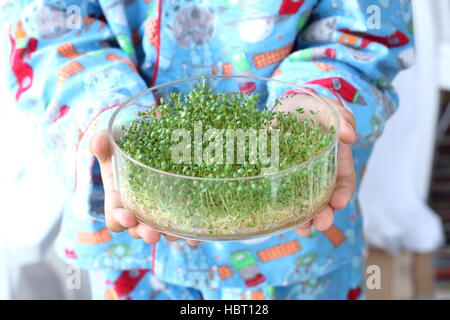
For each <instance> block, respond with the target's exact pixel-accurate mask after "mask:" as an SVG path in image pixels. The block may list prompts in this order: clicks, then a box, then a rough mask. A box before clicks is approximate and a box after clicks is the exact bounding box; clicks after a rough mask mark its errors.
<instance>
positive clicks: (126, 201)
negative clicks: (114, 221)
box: [108, 76, 339, 241]
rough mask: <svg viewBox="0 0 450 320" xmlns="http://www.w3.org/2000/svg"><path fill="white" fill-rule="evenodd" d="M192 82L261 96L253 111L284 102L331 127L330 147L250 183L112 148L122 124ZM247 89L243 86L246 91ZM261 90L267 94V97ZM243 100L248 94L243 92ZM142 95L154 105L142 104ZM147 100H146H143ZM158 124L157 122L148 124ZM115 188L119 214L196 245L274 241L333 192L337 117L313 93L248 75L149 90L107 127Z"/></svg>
mask: <svg viewBox="0 0 450 320" xmlns="http://www.w3.org/2000/svg"><path fill="white" fill-rule="evenodd" d="M199 81H206V83H207V85H208V87H209V88H212V89H213V90H214V91H215V92H245V90H247V89H248V88H250V91H252V92H253V93H255V92H259V93H260V95H261V96H260V104H259V105H258V107H261V108H262V107H263V106H264V105H266V104H267V106H269V107H270V106H274V105H275V104H276V103H278V104H279V103H280V101H281V103H282V104H285V106H286V108H289V107H290V108H291V109H295V108H296V107H298V106H299V105H301V107H303V108H304V110H306V111H308V110H310V111H311V112H304V113H303V114H302V115H301V116H302V117H306V118H315V119H316V120H317V121H319V122H320V123H321V124H322V126H323V128H324V130H325V129H330V127H331V126H333V127H334V128H335V132H336V133H335V134H334V137H333V140H332V143H330V144H329V145H328V147H326V148H325V149H324V150H323V151H322V152H321V153H320V154H318V155H316V156H315V157H313V158H311V159H309V160H308V161H306V162H303V163H301V164H299V165H297V166H294V167H291V168H289V169H285V170H281V171H276V170H275V171H273V170H272V171H268V172H267V173H265V174H263V175H259V176H254V177H243V178H202V177H191V176H184V175H179V174H174V173H170V172H165V171H162V170H160V169H156V168H151V167H149V166H147V165H145V164H143V163H141V162H139V161H138V160H136V159H133V158H131V157H130V156H129V155H127V154H126V153H125V152H124V151H123V150H122V149H121V148H120V147H119V144H118V141H119V139H120V138H121V137H122V136H123V134H124V130H125V128H126V126H128V125H130V124H131V123H133V122H134V121H137V120H138V119H139V114H140V113H141V112H142V111H145V110H148V108H152V107H157V105H158V101H160V99H161V98H164V100H165V101H167V100H168V99H166V97H168V95H170V94H171V93H173V92H176V93H179V92H184V93H188V92H189V91H190V90H192V89H193V88H194V87H195V85H196V84H197V83H198V82H199ZM249 84H250V85H249ZM267 92H270V94H268V93H267ZM245 94H250V93H249V92H248V90H247V92H245ZM144 97H147V98H149V99H152V101H156V102H155V103H154V104H153V105H151V106H148V105H147V106H145V104H144V105H143V104H142V103H140V101H142V100H143V98H144ZM147 101H148V100H147ZM155 121H158V120H155ZM108 132H109V136H110V139H111V141H112V144H113V145H114V148H115V151H114V156H113V167H114V169H113V170H114V179H115V184H116V189H117V191H118V193H119V195H120V199H121V201H122V203H123V205H124V207H125V208H127V209H128V210H130V211H131V212H133V213H134V214H135V215H136V217H137V219H138V220H139V221H141V222H143V223H144V224H147V225H149V226H151V227H153V228H155V229H157V230H159V231H161V232H162V233H165V234H169V235H174V236H178V237H182V238H187V239H197V240H215V241H218V240H245V239H252V238H256V237H261V236H268V235H273V234H276V233H280V232H284V231H287V230H289V229H292V228H294V227H296V226H298V225H301V224H304V223H306V222H308V221H309V220H311V219H312V218H314V216H315V215H316V214H317V213H318V212H319V211H320V210H321V209H322V208H324V207H325V206H326V205H327V204H328V202H329V198H330V196H331V193H332V191H333V189H334V186H335V180H336V168H337V150H338V138H337V132H339V118H338V116H337V113H336V112H335V110H334V109H333V108H332V107H331V106H330V105H329V104H328V103H327V102H326V101H324V100H323V99H321V98H320V97H318V96H317V95H316V94H314V93H312V92H310V91H309V90H306V89H304V88H302V87H298V86H295V85H293V84H289V83H286V82H283V81H279V80H274V79H268V78H262V77H250V76H208V77H197V78H189V79H181V80H176V81H172V82H169V83H164V84H160V85H157V86H154V87H152V88H149V89H147V90H145V91H143V92H141V93H139V94H137V95H136V96H134V97H132V98H131V99H129V100H127V101H125V102H124V103H122V104H121V105H120V106H119V107H118V108H117V110H116V111H115V112H114V114H113V115H112V117H111V119H110V121H109V127H108Z"/></svg>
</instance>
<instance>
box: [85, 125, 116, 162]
mask: <svg viewBox="0 0 450 320" xmlns="http://www.w3.org/2000/svg"><path fill="white" fill-rule="evenodd" d="M89 151H90V152H91V153H92V154H93V155H94V156H95V157H96V158H97V160H98V161H99V162H100V164H101V165H105V164H107V163H109V162H110V161H111V156H112V155H113V146H112V144H111V142H110V140H109V136H108V133H107V132H106V131H100V132H98V133H96V134H95V135H94V136H93V137H92V139H91V141H90V144H89Z"/></svg>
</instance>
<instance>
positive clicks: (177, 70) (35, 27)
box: [2, 0, 413, 299]
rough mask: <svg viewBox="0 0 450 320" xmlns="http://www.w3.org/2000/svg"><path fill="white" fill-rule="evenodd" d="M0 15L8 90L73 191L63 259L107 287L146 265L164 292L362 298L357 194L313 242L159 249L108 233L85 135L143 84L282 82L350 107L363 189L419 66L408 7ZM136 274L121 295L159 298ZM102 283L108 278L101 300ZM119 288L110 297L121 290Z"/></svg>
mask: <svg viewBox="0 0 450 320" xmlns="http://www.w3.org/2000/svg"><path fill="white" fill-rule="evenodd" d="M77 8H78V9H77ZM2 9H3V10H2V14H3V15H4V18H5V19H7V21H9V27H10V28H9V34H7V35H4V36H5V38H6V39H4V41H3V43H7V44H9V48H8V49H9V54H10V55H9V56H10V61H9V65H10V72H9V74H8V75H7V78H8V81H9V83H10V86H11V90H12V91H13V93H14V96H15V99H16V101H17V104H18V106H19V107H20V108H22V109H23V110H25V111H27V112H28V113H32V114H34V115H36V116H37V118H38V119H39V121H41V124H42V128H43V132H44V136H45V141H46V150H47V152H48V155H49V158H51V159H53V160H54V161H53V164H52V165H53V166H54V169H55V170H56V171H57V172H58V173H59V175H60V177H61V180H62V182H63V183H64V185H65V186H66V188H67V191H68V195H67V199H65V200H66V201H65V203H66V205H65V209H64V217H63V225H62V228H61V232H60V235H59V237H58V239H57V243H56V249H57V251H58V253H59V255H60V256H61V258H62V259H64V260H65V261H66V262H67V263H69V264H73V265H76V266H79V267H81V268H85V269H89V270H99V271H100V272H101V273H103V274H104V275H105V277H106V279H107V280H108V281H109V282H110V283H113V282H114V281H115V279H116V278H117V277H119V275H120V274H125V280H126V279H128V278H127V275H129V274H128V273H130V272H132V271H130V270H136V269H137V270H139V269H141V270H152V274H154V275H153V277H154V279H158V280H157V281H159V282H161V283H162V284H163V286H164V283H166V284H169V283H170V285H167V286H165V288H170V289H165V290H163V291H162V292H160V293H158V295H160V294H161V297H173V298H176V297H180V296H182V294H186V295H187V296H189V297H193V298H200V297H203V298H208V297H216V298H226V297H229V295H230V294H231V293H232V295H235V296H236V295H237V296H239V295H249V296H251V295H252V294H251V292H254V291H255V290H260V289H261V290H262V292H264V294H263V295H264V297H270V296H271V294H267V292H275V297H277V298H279V297H282V298H283V297H284V298H289V297H295V298H298V299H300V298H301V299H303V298H330V299H332V298H336V299H338V298H345V297H346V296H347V295H350V296H351V297H354V296H359V295H358V294H356V293H358V292H360V291H361V290H362V289H363V288H362V283H361V279H362V271H361V268H360V267H358V265H360V264H361V260H362V249H363V247H364V241H363V237H362V221H361V213H360V212H359V208H358V205H357V201H356V197H357V191H356V193H355V196H354V197H353V199H352V201H351V203H350V204H349V205H348V207H347V208H345V209H344V210H341V211H338V212H336V214H335V222H334V225H333V227H332V228H330V229H329V230H327V231H325V232H314V233H313V234H312V235H311V236H310V237H308V238H301V237H299V236H298V235H297V234H296V233H295V232H294V231H289V232H285V233H283V234H281V235H277V236H273V237H268V238H262V239H257V240H252V241H240V242H214V241H211V242H203V243H202V244H201V245H199V246H198V247H196V248H193V247H190V246H189V245H187V244H186V242H185V241H183V240H182V241H178V242H175V243H168V242H166V241H165V239H163V240H162V241H160V242H159V243H158V244H157V245H156V247H154V248H153V249H152V246H151V245H148V244H145V243H144V242H143V241H142V240H139V239H133V238H131V237H130V236H129V235H128V234H127V233H126V232H123V233H111V232H109V230H108V229H107V228H106V225H105V221H104V208H103V202H104V192H103V185H102V180H101V176H100V171H99V166H98V163H97V162H96V160H95V159H94V157H93V156H92V155H91V154H90V153H89V151H88V143H89V140H90V138H91V137H92V136H93V134H94V133H95V132H97V131H99V130H102V129H105V128H106V125H107V122H108V120H109V118H110V116H111V114H112V112H114V110H116V107H117V104H118V103H120V102H123V101H124V100H126V99H127V98H129V97H131V96H132V95H134V94H136V93H138V92H140V91H142V90H144V89H146V88H147V87H148V86H152V85H155V84H161V83H164V82H167V81H171V80H175V79H180V78H185V77H192V76H198V75H202V74H203V75H211V74H216V75H231V74H235V75H254V76H261V77H274V78H276V79H280V80H284V81H287V82H291V83H294V84H296V85H299V86H303V87H305V88H308V89H309V90H312V91H314V92H316V93H317V94H319V95H321V96H324V97H329V98H333V99H337V100H339V101H340V102H341V103H342V104H343V105H345V106H346V107H347V108H348V109H349V110H350V111H351V112H352V113H353V114H354V116H355V118H356V122H357V127H356V131H357V136H358V138H357V141H356V143H354V144H353V146H352V152H353V156H354V163H355V171H356V174H357V190H358V188H359V185H360V182H361V178H362V176H363V173H364V170H365V166H366V163H367V160H368V158H369V156H370V153H371V151H372V148H373V143H374V142H375V140H376V138H377V137H378V136H379V135H380V134H381V133H382V131H383V128H384V125H385V123H386V121H387V120H388V118H389V117H390V116H391V115H392V114H393V112H394V111H395V109H396V108H397V96H396V94H395V92H394V90H393V88H392V85H391V82H392V79H393V78H394V77H395V75H396V74H397V73H398V72H399V71H400V70H401V69H403V68H406V67H408V66H409V65H411V63H412V61H413V43H412V42H413V35H412V32H413V30H412V20H411V7H410V2H409V1H407V0H397V1H394V0H383V1H381V0H379V1H377V0H360V1H356V0H345V1H343V0H320V1H319V0H248V1H244V0H236V1H234V0H233V1H231V0H219V1H212V0H195V1H194V0H192V1H188V0H98V1H95V0H85V1H76V0H36V1H9V2H7V4H5V5H4V7H3V8H2ZM377 13H378V14H377ZM377 17H378V18H380V19H381V20H379V21H378V23H379V26H377ZM68 21H69V22H70V23H68ZM5 63H6V62H5ZM233 89H234V90H236V91H241V92H253V93H260V94H262V96H263V97H269V98H270V97H273V96H277V95H279V94H280V93H284V91H285V88H282V87H280V86H278V87H265V86H264V85H263V84H262V83H260V82H259V81H254V82H253V81H237V82H236V83H235V84H234V87H233ZM283 90H284V91H283ZM139 102H140V103H141V104H143V105H152V103H153V102H154V99H153V97H151V96H143V97H141V99H140V101H139ZM152 251H153V253H152ZM355 261H356V262H355ZM355 266H356V267H355ZM132 273H133V274H135V272H132ZM137 276H138V277H139V276H141V277H142V280H140V282H139V283H138V284H137V286H138V287H136V289H135V290H134V289H133V290H131V291H130V292H129V294H128V295H126V296H127V297H128V298H133V299H134V298H139V297H141V296H140V295H139V292H140V290H143V292H144V294H143V296H142V298H150V297H153V296H154V295H156V292H155V291H154V290H153V289H152V286H150V285H149V283H151V281H150V280H148V279H149V277H150V273H149V272H146V273H142V274H141V275H140V274H139V273H138V274H137ZM130 279H131V278H130ZM317 279H319V280H320V281H316V280H317ZM125 280H124V281H123V282H126V281H125ZM325 287H326V290H325V289H324V288H325ZM138 288H139V290H138ZM186 288H191V289H186ZM267 288H275V289H274V290H269V289H267ZM358 288H359V289H358ZM109 289H111V288H109ZM106 290H108V286H107V285H105V284H103V285H100V286H99V289H98V290H97V289H96V290H95V297H102V296H103V297H104V291H106ZM117 290H119V289H117ZM352 290H353V291H352ZM115 291H116V289H114V287H112V291H111V290H110V291H109V294H108V297H117V298H121V297H122V296H121V294H119V293H120V292H119V293H118V292H115ZM119 291H120V290H119ZM102 292H103V295H102ZM349 292H351V293H350V294H349ZM200 293H201V294H200ZM256 296H258V294H257V295H256Z"/></svg>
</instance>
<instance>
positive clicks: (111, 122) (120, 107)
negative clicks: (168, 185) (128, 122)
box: [107, 75, 341, 181]
mask: <svg viewBox="0 0 450 320" xmlns="http://www.w3.org/2000/svg"><path fill="white" fill-rule="evenodd" d="M217 78H222V79H223V80H228V79H230V78H231V79H232V78H235V79H236V78H250V79H258V80H263V81H266V82H269V81H273V82H278V83H280V84H284V85H286V86H290V87H292V88H294V89H296V90H300V91H303V92H304V93H306V94H308V95H310V96H312V97H313V98H315V99H317V100H319V101H320V102H322V103H323V104H325V106H327V108H328V109H330V111H331V114H332V115H333V117H334V118H335V121H336V125H335V128H336V133H335V135H334V137H333V141H332V142H331V143H330V144H329V145H328V146H327V147H326V148H325V149H324V150H322V151H321V152H320V153H319V154H317V155H315V156H314V157H312V158H311V159H309V160H307V161H305V162H302V163H300V164H298V165H296V166H293V167H290V168H287V169H283V170H280V171H275V172H271V173H267V174H262V175H258V176H250V177H238V178H208V177H193V176H185V175H181V174H178V173H173V172H168V171H164V170H159V169H156V168H153V167H150V166H147V165H145V164H143V163H141V162H139V161H138V160H136V159H133V158H132V157H131V156H129V155H127V154H126V153H125V152H124V151H123V150H122V149H121V148H120V147H119V145H118V144H117V143H116V141H115V139H114V136H113V125H114V120H115V119H116V117H117V115H118V114H119V112H120V111H122V110H123V109H125V108H127V107H128V104H129V103H131V102H133V101H134V100H136V99H137V98H139V97H140V96H142V95H144V94H146V93H148V92H151V91H155V90H157V89H160V88H163V87H166V86H170V85H173V84H176V83H180V82H187V81H194V80H207V79H217ZM340 129H341V120H340V118H339V115H338V113H337V111H336V110H335V109H334V108H333V107H332V106H331V104H330V103H328V102H327V101H326V100H325V99H323V98H322V97H320V96H319V95H317V94H315V93H314V92H312V91H310V90H308V89H306V88H304V87H300V86H298V85H295V84H292V83H289V82H287V81H282V80H278V79H272V78H266V77H259V76H251V75H249V76H245V75H205V76H199V77H191V78H183V79H178V80H174V81H169V82H164V83H161V84H158V85H156V86H153V87H150V88H148V89H145V90H143V91H141V92H139V93H137V94H135V95H133V96H132V97H131V98H129V99H127V100H125V101H124V102H122V103H120V104H119V105H118V107H117V108H116V110H115V111H114V113H113V114H112V116H111V118H110V119H109V121H108V130H107V131H108V137H109V140H110V142H111V143H112V145H113V146H114V153H113V157H114V156H115V151H118V152H119V153H120V154H121V155H122V156H123V157H125V158H126V159H127V160H129V161H131V162H133V163H134V164H136V165H138V166H140V167H142V168H144V169H147V170H150V171H153V172H155V173H158V174H162V175H167V176H172V177H175V178H179V179H187V180H201V181H240V180H256V179H260V178H265V177H274V176H279V175H280V176H281V175H284V174H286V173H288V172H290V171H293V170H296V169H299V168H302V167H306V166H308V165H309V164H310V163H312V162H314V161H315V160H317V159H319V158H321V157H322V156H323V155H324V154H325V153H326V152H328V151H329V150H330V149H331V148H332V147H333V146H335V145H336V147H337V148H336V151H337V149H338V148H339V138H338V137H339V132H340Z"/></svg>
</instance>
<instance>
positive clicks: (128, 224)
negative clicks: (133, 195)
mask: <svg viewBox="0 0 450 320" xmlns="http://www.w3.org/2000/svg"><path fill="white" fill-rule="evenodd" d="M89 149H90V151H91V153H92V154H93V155H94V156H95V157H96V158H97V160H98V162H99V164H100V171H101V175H102V182H103V188H104V191H105V221H106V225H107V227H108V229H110V230H111V231H113V232H122V231H124V230H125V229H126V228H132V227H135V226H136V225H137V223H138V221H137V219H136V217H135V216H134V215H133V214H132V213H131V212H130V211H128V210H126V209H124V208H123V206H122V203H121V201H120V198H119V195H118V193H117V191H116V188H115V186H114V176H113V170H112V161H111V157H112V154H113V147H112V145H111V143H110V140H109V137H108V134H107V132H106V131H101V132H99V133H97V134H96V135H94V137H93V138H92V140H91V141H90V144H89Z"/></svg>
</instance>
